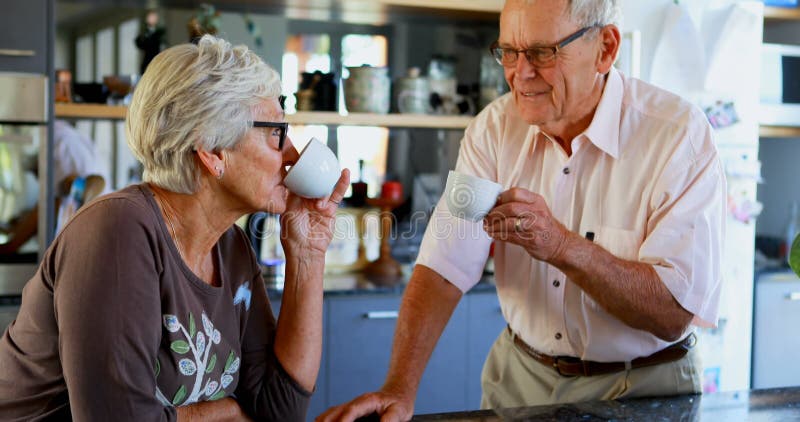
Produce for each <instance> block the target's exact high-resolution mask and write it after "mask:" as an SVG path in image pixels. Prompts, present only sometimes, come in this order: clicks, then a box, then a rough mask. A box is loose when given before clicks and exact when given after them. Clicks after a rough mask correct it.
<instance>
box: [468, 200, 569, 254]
mask: <svg viewBox="0 0 800 422" xmlns="http://www.w3.org/2000/svg"><path fill="white" fill-rule="evenodd" d="M483 228H484V230H486V232H487V233H488V234H489V236H491V237H492V239H494V240H499V241H504V242H510V243H513V244H515V245H519V246H522V247H523V248H525V250H526V251H527V252H528V254H529V255H531V256H532V257H534V258H536V259H538V260H541V261H545V262H550V261H552V260H553V259H555V258H556V257H558V256H559V255H561V252H562V250H561V249H562V248H563V247H564V245H565V243H566V242H565V239H566V238H567V236H568V235H569V230H567V228H566V227H564V225H562V224H561V223H560V222H559V221H558V220H556V219H555V218H554V217H553V214H552V213H551V212H550V208H548V207H547V204H546V203H545V201H544V198H542V197H541V195H538V194H535V193H533V192H531V191H529V190H525V189H521V188H512V189H509V190H507V191H505V192H503V193H501V194H500V197H499V198H498V200H497V205H496V206H495V207H494V208H493V209H492V210H491V211H490V212H489V214H488V215H486V218H484V220H483Z"/></svg>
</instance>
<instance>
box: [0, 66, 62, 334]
mask: <svg viewBox="0 0 800 422" xmlns="http://www.w3.org/2000/svg"><path fill="white" fill-rule="evenodd" d="M48 92H49V84H48V80H47V77H46V76H44V75H38V74H28V73H11V72H0V93H2V95H0V228H2V230H0V244H3V245H7V244H8V243H7V241H8V239H9V238H10V237H11V236H12V235H13V232H11V231H10V230H12V229H14V228H16V227H18V226H15V225H16V224H19V222H20V221H22V220H25V219H26V217H27V218H29V219H33V218H34V217H33V216H34V214H31V212H32V211H33V210H34V209H35V210H36V214H35V216H36V217H35V218H36V220H35V221H36V226H37V234H36V236H34V237H33V238H32V239H30V240H29V241H27V242H26V243H25V244H23V245H21V246H20V247H18V248H16V247H15V248H14V250H4V251H3V252H4V253H2V254H0V298H13V297H18V296H19V295H20V294H21V293H22V287H23V286H24V284H25V283H26V282H27V281H28V280H29V279H30V278H31V276H33V274H34V272H35V271H36V266H37V262H38V261H39V258H40V257H41V254H42V253H43V252H44V249H45V247H46V245H47V243H48V241H49V238H50V237H51V236H52V230H51V233H49V234H50V236H48V231H47V229H46V228H48V227H52V218H53V212H52V199H51V198H50V199H49V198H48V194H47V192H49V191H50V190H49V189H47V188H46V186H43V183H42V181H46V180H48V175H49V174H48V173H49V166H48V165H47V154H46V153H47V145H48V140H47V134H48V131H47V121H48V107H49V104H48ZM0 308H5V306H0ZM0 311H3V309H0ZM6 313H8V312H6ZM0 329H1V328H0Z"/></svg>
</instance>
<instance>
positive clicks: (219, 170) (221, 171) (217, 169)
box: [214, 167, 225, 180]
mask: <svg viewBox="0 0 800 422" xmlns="http://www.w3.org/2000/svg"><path fill="white" fill-rule="evenodd" d="M214 170H215V171H216V172H217V180H222V176H223V175H224V174H225V170H224V169H221V168H219V167H214Z"/></svg>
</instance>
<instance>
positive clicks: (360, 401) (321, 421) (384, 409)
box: [315, 390, 414, 422]
mask: <svg viewBox="0 0 800 422" xmlns="http://www.w3.org/2000/svg"><path fill="white" fill-rule="evenodd" d="M375 414H377V415H378V416H379V417H380V420H381V422H405V421H408V420H411V416H413V415H414V399H413V398H408V397H406V396H404V395H402V394H397V393H393V392H389V391H383V390H382V391H376V392H374V393H367V394H363V395H361V396H358V397H356V398H355V399H353V400H351V401H350V402H349V403H345V404H343V405H339V406H336V407H332V408H330V409H328V410H327V411H326V412H325V413H323V414H321V415H319V416H318V417H317V418H316V419H315V422H328V421H330V422H338V421H344V422H351V421H354V420H356V419H357V418H360V417H364V416H370V415H375Z"/></svg>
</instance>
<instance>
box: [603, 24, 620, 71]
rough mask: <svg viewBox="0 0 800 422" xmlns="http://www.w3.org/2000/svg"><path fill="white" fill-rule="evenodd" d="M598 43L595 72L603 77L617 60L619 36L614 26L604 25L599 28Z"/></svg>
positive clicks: (617, 29)
mask: <svg viewBox="0 0 800 422" xmlns="http://www.w3.org/2000/svg"><path fill="white" fill-rule="evenodd" d="M597 37H598V39H599V41H600V51H599V54H598V56H597V72H598V73H600V74H603V75H605V74H606V73H608V71H609V70H611V66H613V65H614V62H615V61H616V60H617V53H619V46H620V42H621V41H620V40H621V36H620V33H619V28H617V26H616V25H606V26H604V27H602V28H600V32H599V33H598V34H597Z"/></svg>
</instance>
